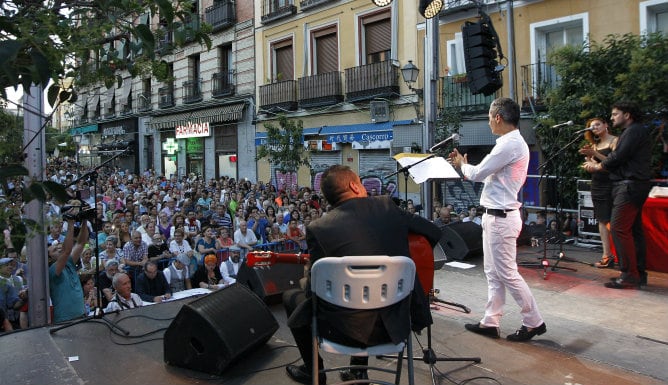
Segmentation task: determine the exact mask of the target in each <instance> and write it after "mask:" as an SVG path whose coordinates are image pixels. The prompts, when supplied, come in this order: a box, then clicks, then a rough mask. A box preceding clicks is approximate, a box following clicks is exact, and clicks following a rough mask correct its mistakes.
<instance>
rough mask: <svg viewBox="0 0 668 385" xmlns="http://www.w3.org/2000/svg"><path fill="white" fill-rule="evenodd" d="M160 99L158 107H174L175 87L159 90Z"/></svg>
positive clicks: (169, 86) (170, 86)
mask: <svg viewBox="0 0 668 385" xmlns="http://www.w3.org/2000/svg"><path fill="white" fill-rule="evenodd" d="M158 98H159V99H158V107H160V108H170V107H174V105H175V103H174V86H173V85H171V84H170V85H168V86H166V87H160V88H158Z"/></svg>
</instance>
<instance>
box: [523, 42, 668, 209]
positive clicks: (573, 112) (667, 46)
mask: <svg viewBox="0 0 668 385" xmlns="http://www.w3.org/2000/svg"><path fill="white" fill-rule="evenodd" d="M548 61H549V64H550V65H552V66H554V68H555V70H556V73H557V75H558V77H559V81H558V82H557V85H556V86H555V87H553V88H552V89H550V90H549V91H548V94H547V103H546V104H547V106H548V114H547V115H546V116H542V117H539V118H538V119H537V120H538V121H539V122H540V123H542V125H540V126H539V127H538V128H537V130H536V133H537V136H538V138H539V143H540V147H541V149H542V151H543V155H544V157H545V159H552V161H550V162H548V163H547V164H546V173H547V174H550V175H559V176H561V177H562V178H561V180H560V184H559V185H557V186H555V188H556V189H557V191H558V192H559V193H560V194H561V195H562V198H563V200H562V204H563V206H564V207H566V208H576V207H577V185H576V181H577V179H589V175H588V174H587V173H586V172H584V171H583V170H582V169H581V167H580V165H581V164H582V161H583V158H582V156H581V155H579V154H578V153H577V151H576V149H577V148H578V146H579V145H581V144H582V143H580V141H579V140H577V141H575V142H574V143H572V144H570V145H569V143H570V142H571V141H572V140H573V139H574V136H573V132H574V131H576V130H579V129H582V128H584V124H585V122H586V121H587V120H588V119H590V118H592V117H602V118H605V119H608V120H609V116H610V108H611V105H612V104H613V103H614V102H616V101H618V100H621V99H627V100H631V101H635V102H637V103H639V104H640V106H641V107H642V109H643V111H644V112H645V113H646V114H647V116H646V122H648V123H652V122H654V121H656V119H662V116H663V117H664V118H665V113H666V106H668V38H666V37H665V36H662V35H660V34H654V35H649V36H638V35H632V34H626V35H623V36H620V35H610V36H608V37H606V38H605V39H604V41H603V42H602V43H600V44H599V43H596V42H591V43H590V44H588V45H583V46H582V47H573V46H566V47H563V48H561V49H559V50H557V51H555V52H553V54H552V55H551V56H550V57H549V58H548ZM568 120H573V121H574V122H575V125H574V126H572V127H563V128H561V129H553V128H551V126H552V125H554V124H555V123H558V122H565V121H568ZM612 132H613V134H617V135H618V134H619V132H615V130H612ZM657 139H658V138H657ZM660 143H661V141H660V140H657V146H656V148H653V149H648V151H654V152H655V154H656V157H657V158H658V157H659V153H660V151H661V146H660ZM655 164H657V163H656V162H655Z"/></svg>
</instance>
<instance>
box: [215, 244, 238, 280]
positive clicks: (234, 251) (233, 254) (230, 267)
mask: <svg viewBox="0 0 668 385" xmlns="http://www.w3.org/2000/svg"><path fill="white" fill-rule="evenodd" d="M229 253H230V256H229V258H227V260H226V261H224V262H223V263H221V264H220V275H222V276H223V280H224V281H225V283H227V284H228V285H231V284H233V283H235V282H236V281H237V274H238V273H239V268H240V267H241V264H242V263H243V262H242V261H241V248H239V246H234V245H232V246H230V247H229Z"/></svg>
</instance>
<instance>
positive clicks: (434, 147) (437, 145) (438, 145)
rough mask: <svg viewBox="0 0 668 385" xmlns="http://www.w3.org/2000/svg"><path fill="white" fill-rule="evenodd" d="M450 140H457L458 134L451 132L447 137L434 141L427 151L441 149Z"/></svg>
mask: <svg viewBox="0 0 668 385" xmlns="http://www.w3.org/2000/svg"><path fill="white" fill-rule="evenodd" d="M450 141H453V142H459V134H457V133H455V134H452V135H450V136H449V137H448V138H447V139H445V140H442V141H440V142H438V143H436V144H435V145H433V146H431V148H430V149H429V152H434V151H436V150H438V149H441V148H443V147H445V146H446V145H447V144H448V143H449V142H450Z"/></svg>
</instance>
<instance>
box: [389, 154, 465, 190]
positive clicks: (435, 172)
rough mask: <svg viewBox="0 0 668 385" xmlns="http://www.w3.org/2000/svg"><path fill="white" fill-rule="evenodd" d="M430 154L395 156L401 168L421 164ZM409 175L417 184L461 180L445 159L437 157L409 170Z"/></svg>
mask: <svg viewBox="0 0 668 385" xmlns="http://www.w3.org/2000/svg"><path fill="white" fill-rule="evenodd" d="M428 156H430V154H412V153H405V152H402V153H401V154H397V155H395V156H394V159H395V160H396V161H397V162H398V163H399V165H400V166H401V167H406V166H410V165H412V164H415V163H417V162H420V161H421V160H423V159H424V158H426V157H428ZM408 174H409V175H410V176H411V178H412V179H413V181H414V182H415V183H418V184H420V183H422V182H425V181H427V180H429V179H461V176H459V174H458V173H457V171H455V169H454V167H452V165H451V164H450V163H448V161H447V160H445V158H442V157H440V156H436V157H433V158H430V159H427V160H425V161H423V162H421V163H420V164H417V165H415V166H413V167H411V168H409V169H408Z"/></svg>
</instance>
